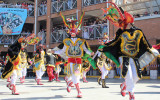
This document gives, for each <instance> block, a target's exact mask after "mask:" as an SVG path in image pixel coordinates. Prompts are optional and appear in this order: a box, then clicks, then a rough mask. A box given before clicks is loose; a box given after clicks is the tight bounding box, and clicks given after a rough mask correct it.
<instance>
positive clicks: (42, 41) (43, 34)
mask: <svg viewBox="0 0 160 100" xmlns="http://www.w3.org/2000/svg"><path fill="white" fill-rule="evenodd" d="M38 37H41V38H42V40H41V41H40V42H39V44H43V45H45V44H46V32H44V31H41V32H39V33H38Z"/></svg>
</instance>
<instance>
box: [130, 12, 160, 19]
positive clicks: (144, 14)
mask: <svg viewBox="0 0 160 100" xmlns="http://www.w3.org/2000/svg"><path fill="white" fill-rule="evenodd" d="M158 14H160V12H158V11H154V12H153V15H158ZM145 16H151V14H150V13H148V12H144V13H143V14H135V15H133V17H134V18H139V17H145Z"/></svg>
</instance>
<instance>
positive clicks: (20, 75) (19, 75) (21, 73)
mask: <svg viewBox="0 0 160 100" xmlns="http://www.w3.org/2000/svg"><path fill="white" fill-rule="evenodd" d="M23 69H24V68H21V70H20V73H19V74H18V78H20V83H24V81H23V79H22V75H23Z"/></svg>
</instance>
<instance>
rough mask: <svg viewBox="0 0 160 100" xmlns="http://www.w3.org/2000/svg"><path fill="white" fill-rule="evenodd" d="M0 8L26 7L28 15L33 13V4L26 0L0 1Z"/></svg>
mask: <svg viewBox="0 0 160 100" xmlns="http://www.w3.org/2000/svg"><path fill="white" fill-rule="evenodd" d="M0 8H22V9H27V11H28V16H33V15H34V12H33V11H34V4H32V3H27V2H17V3H8V2H6V1H3V2H0Z"/></svg>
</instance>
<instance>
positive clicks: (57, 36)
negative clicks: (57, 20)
mask: <svg viewBox="0 0 160 100" xmlns="http://www.w3.org/2000/svg"><path fill="white" fill-rule="evenodd" d="M67 37H69V35H68V34H67V32H66V30H57V31H53V32H52V33H51V41H50V43H59V42H63V40H64V39H65V38H67Z"/></svg>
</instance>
